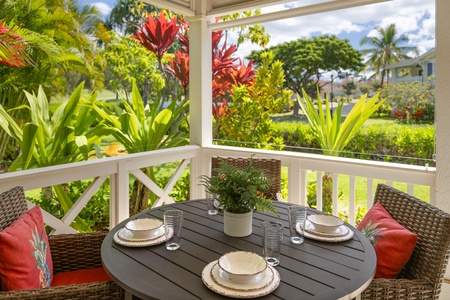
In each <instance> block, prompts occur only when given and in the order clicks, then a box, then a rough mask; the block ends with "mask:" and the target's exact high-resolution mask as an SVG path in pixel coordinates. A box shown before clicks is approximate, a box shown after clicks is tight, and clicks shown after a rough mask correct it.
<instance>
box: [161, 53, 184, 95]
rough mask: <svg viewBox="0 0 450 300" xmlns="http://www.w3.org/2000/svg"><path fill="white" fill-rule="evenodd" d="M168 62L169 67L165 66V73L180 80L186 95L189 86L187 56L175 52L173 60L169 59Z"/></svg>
mask: <svg viewBox="0 0 450 300" xmlns="http://www.w3.org/2000/svg"><path fill="white" fill-rule="evenodd" d="M169 60H170V65H168V66H166V68H167V71H168V72H169V73H171V74H172V75H173V76H175V77H176V78H178V79H179V80H180V82H181V85H182V86H183V88H184V94H185V95H186V91H187V87H188V85H189V54H187V53H183V52H180V51H178V50H177V51H176V52H175V59H174V58H172V57H170V58H169Z"/></svg>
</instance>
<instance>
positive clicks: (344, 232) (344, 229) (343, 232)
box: [305, 220, 350, 237]
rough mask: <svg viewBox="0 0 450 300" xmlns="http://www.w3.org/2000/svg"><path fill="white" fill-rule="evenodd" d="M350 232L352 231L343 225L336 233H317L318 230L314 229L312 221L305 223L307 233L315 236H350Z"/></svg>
mask: <svg viewBox="0 0 450 300" xmlns="http://www.w3.org/2000/svg"><path fill="white" fill-rule="evenodd" d="M349 230H350V229H348V227H347V226H345V225H341V226H339V228H338V229H336V230H335V231H334V232H330V233H326V232H321V231H317V230H316V228H315V227H314V225H313V224H312V223H311V222H310V221H308V220H306V222H305V231H307V232H309V233H311V234H314V235H319V236H324V237H338V236H345V235H347V234H348V231H349Z"/></svg>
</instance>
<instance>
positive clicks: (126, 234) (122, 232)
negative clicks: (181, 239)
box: [118, 226, 164, 242]
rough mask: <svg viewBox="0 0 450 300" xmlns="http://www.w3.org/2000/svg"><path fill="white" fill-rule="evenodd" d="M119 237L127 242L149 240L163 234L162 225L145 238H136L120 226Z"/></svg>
mask: <svg viewBox="0 0 450 300" xmlns="http://www.w3.org/2000/svg"><path fill="white" fill-rule="evenodd" d="M118 232H119V238H121V239H122V240H124V241H129V242H145V241H149V240H154V239H156V238H159V237H160V236H162V235H163V234H164V226H161V227H160V228H159V229H158V230H156V231H155V233H154V234H153V235H151V236H149V237H146V238H137V237H135V236H134V235H133V233H132V232H131V231H129V230H128V229H126V228H122V229H120V230H119V231H118Z"/></svg>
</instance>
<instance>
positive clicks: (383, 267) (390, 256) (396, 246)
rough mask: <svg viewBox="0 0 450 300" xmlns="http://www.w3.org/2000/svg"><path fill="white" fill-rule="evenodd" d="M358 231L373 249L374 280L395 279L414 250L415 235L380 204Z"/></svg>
mask: <svg viewBox="0 0 450 300" xmlns="http://www.w3.org/2000/svg"><path fill="white" fill-rule="evenodd" d="M358 230H359V231H361V232H362V233H363V234H364V235H365V236H366V237H367V238H368V239H369V240H370V241H371V243H372V244H373V246H374V248H375V252H376V254H377V271H376V273H375V278H390V279H393V278H397V276H398V274H399V273H400V272H401V271H402V269H403V268H404V267H405V265H406V263H407V262H408V260H409V259H410V257H411V255H412V253H413V251H414V248H415V247H416V243H417V235H416V234H415V233H412V232H411V231H409V230H408V229H406V228H405V227H403V226H402V225H400V224H399V223H398V222H397V221H396V220H394V219H393V218H392V217H391V215H390V214H389V213H388V211H387V210H386V209H385V208H384V207H383V206H382V205H381V204H380V203H375V205H374V206H373V207H372V208H371V209H369V211H368V212H367V214H366V215H365V216H364V219H363V220H362V221H361V223H359V225H358Z"/></svg>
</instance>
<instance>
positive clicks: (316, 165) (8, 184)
mask: <svg viewBox="0 0 450 300" xmlns="http://www.w3.org/2000/svg"><path fill="white" fill-rule="evenodd" d="M252 155H255V156H256V157H267V158H276V159H280V160H281V161H282V166H283V167H284V169H285V170H286V172H287V179H288V195H287V197H286V199H285V200H286V201H289V202H291V203H298V204H306V197H307V178H308V174H309V172H311V171H312V172H315V173H316V175H315V179H316V180H317V187H318V188H317V191H316V195H317V208H318V209H319V210H320V209H322V205H323V203H322V201H321V199H322V190H321V188H319V187H321V186H322V184H321V180H322V175H323V174H324V173H325V172H327V173H329V174H331V176H332V178H333V180H332V182H333V188H332V199H333V205H332V208H333V214H335V215H336V214H337V213H338V209H340V208H339V201H338V194H339V189H340V185H341V184H342V183H343V182H342V178H345V179H344V180H348V183H347V184H348V186H349V194H348V207H346V208H345V209H346V210H347V211H348V214H349V222H350V223H351V224H354V222H355V218H356V210H357V203H356V181H357V180H358V178H362V179H363V180H365V181H366V186H367V206H368V207H370V206H371V205H372V201H373V195H374V188H375V182H376V180H382V181H384V182H386V183H387V184H389V185H392V184H393V183H394V182H401V183H406V184H407V192H408V193H410V194H414V186H415V185H423V186H427V187H429V191H430V202H431V203H432V204H434V203H435V199H434V195H435V186H436V184H435V178H436V170H435V168H427V167H420V166H410V165H402V164H393V163H383V162H374V161H366V160H357V159H346V158H336V157H328V156H323V155H314V154H305V153H298V152H287V151H268V150H257V149H247V148H236V147H225V146H209V147H203V148H202V147H199V146H193V145H191V146H185V147H178V148H172V149H167V150H157V151H151V152H144V153H138V154H129V155H123V156H117V157H110V158H102V159H98V160H91V161H86V162H79V163H73V164H67V165H60V166H54V167H46V168H41V169H34V170H28V171H18V172H13V173H5V174H2V175H0V192H2V191H5V190H8V189H10V188H12V187H14V186H23V187H24V189H25V190H33V189H37V188H42V187H48V186H53V185H58V184H63V183H69V182H73V181H77V180H84V179H92V178H94V180H93V182H92V183H91V185H90V187H89V188H88V189H87V190H86V191H85V192H84V194H83V195H82V196H81V197H80V198H79V199H78V200H77V201H76V203H75V204H74V205H73V206H72V207H71V209H70V210H69V212H68V213H67V214H66V215H65V216H64V217H63V218H62V220H58V219H56V218H54V217H53V216H51V215H50V214H49V213H47V212H44V218H45V222H46V223H47V225H49V226H51V227H52V228H54V229H55V233H71V232H75V230H74V229H73V228H72V227H70V226H69V225H70V224H71V223H72V221H73V220H74V219H75V218H76V216H77V215H78V214H79V213H80V211H81V210H82V209H83V208H84V207H85V206H86V204H87V203H88V201H89V200H90V198H91V197H92V195H94V193H95V192H96V191H97V189H98V188H99V187H100V186H101V184H102V183H103V182H104V181H105V180H106V179H107V178H108V177H109V179H110V190H111V194H110V226H115V225H116V224H118V223H119V222H120V221H122V220H124V219H126V218H127V217H128V216H129V214H128V212H129V180H130V175H131V174H132V175H134V176H135V177H136V178H138V179H139V180H140V181H141V182H142V183H144V184H145V185H146V186H147V187H148V188H150V190H152V191H153V192H154V193H155V194H156V195H157V197H158V201H157V202H156V203H155V205H162V204H164V203H172V202H173V200H172V199H171V198H170V197H169V192H170V191H171V190H172V188H173V186H174V185H175V183H176V182H177V180H178V179H179V178H180V176H181V175H182V172H183V171H184V170H185V168H186V167H187V166H188V164H189V163H191V165H190V167H191V198H193V199H194V198H200V197H203V195H204V192H203V189H202V187H201V186H200V184H199V179H198V178H199V176H200V175H202V174H208V173H209V170H210V164H211V163H210V162H211V157H212V156H243V157H250V156H252ZM172 162H178V168H177V169H176V170H175V171H174V172H173V175H172V177H171V179H170V180H169V182H168V184H167V185H166V187H164V188H162V189H161V188H159V187H158V186H157V185H156V184H155V183H154V182H153V181H151V180H150V179H149V178H148V177H147V176H146V175H145V174H144V173H143V172H142V171H141V170H140V169H141V168H144V167H150V166H158V165H161V164H165V163H172ZM342 175H346V176H344V177H343V176H342ZM309 176H311V175H309ZM29 206H30V207H31V206H32V204H31V203H29Z"/></svg>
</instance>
